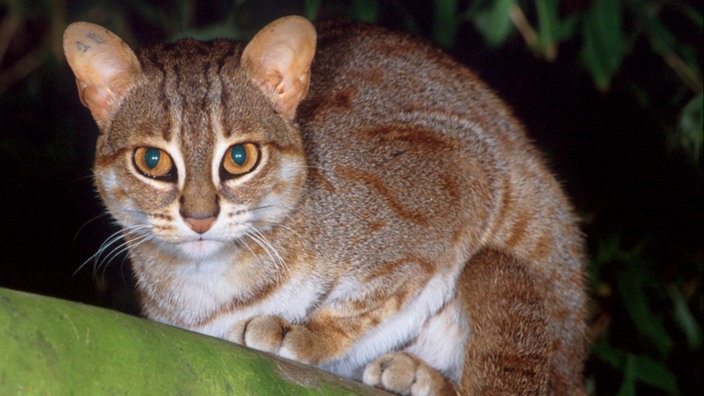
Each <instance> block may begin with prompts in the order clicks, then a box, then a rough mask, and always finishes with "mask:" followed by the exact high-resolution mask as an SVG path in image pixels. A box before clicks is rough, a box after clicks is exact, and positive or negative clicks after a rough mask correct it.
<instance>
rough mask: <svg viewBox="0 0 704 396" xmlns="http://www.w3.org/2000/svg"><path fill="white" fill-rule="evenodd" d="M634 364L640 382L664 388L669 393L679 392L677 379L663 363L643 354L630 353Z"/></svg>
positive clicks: (635, 374)
mask: <svg viewBox="0 0 704 396" xmlns="http://www.w3.org/2000/svg"><path fill="white" fill-rule="evenodd" d="M629 362H630V363H631V364H632V365H633V370H634V377H635V378H636V379H638V380H639V381H640V382H643V383H646V384H648V385H650V386H652V387H655V388H658V389H660V390H664V391H665V392H667V393H670V394H675V393H677V379H676V378H675V375H674V374H673V373H672V372H671V371H670V370H668V369H667V367H665V366H664V365H663V364H661V363H658V362H656V361H655V360H653V359H651V358H649V357H647V356H643V355H629Z"/></svg>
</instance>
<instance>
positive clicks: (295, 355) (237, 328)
mask: <svg viewBox="0 0 704 396" xmlns="http://www.w3.org/2000/svg"><path fill="white" fill-rule="evenodd" d="M368 321H369V319H367V320H365V319H360V320H359V321H357V322H356V323H354V324H352V323H349V322H350V321H346V320H340V319H339V318H326V317H325V315H319V316H318V317H316V318H315V319H313V320H311V321H309V322H308V323H305V324H293V323H289V322H288V321H286V320H285V319H283V318H281V317H279V316H255V317H253V318H250V319H247V320H243V321H240V322H238V323H236V324H235V325H234V326H233V327H232V328H231V329H230V332H229V334H228V335H227V337H226V338H227V339H229V340H230V341H233V342H235V343H238V344H241V345H245V346H248V347H250V348H254V349H258V350H262V351H266V352H271V353H274V354H277V355H279V356H282V357H285V358H288V359H292V360H296V361H299V362H302V363H306V364H311V365H319V364H321V363H324V362H326V361H329V360H331V359H333V358H335V357H339V356H341V355H343V354H344V353H345V352H346V351H348V350H349V348H350V347H351V346H352V344H353V342H354V341H355V340H356V339H358V338H359V336H360V334H361V333H362V332H363V331H364V328H365V327H367V326H368V323H366V322H368Z"/></svg>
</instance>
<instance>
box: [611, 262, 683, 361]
mask: <svg viewBox="0 0 704 396" xmlns="http://www.w3.org/2000/svg"><path fill="white" fill-rule="evenodd" d="M638 261H639V260H638V258H637V257H634V258H632V259H631V260H630V261H629V262H626V265H627V267H626V270H625V271H624V272H623V273H621V274H620V275H619V276H618V279H617V285H618V292H619V294H620V296H621V300H622V301H623V304H624V305H625V307H626V311H627V312H628V315H629V316H630V318H631V320H632V321H633V323H634V324H635V326H636V328H637V329H638V331H639V332H640V333H641V334H642V335H644V336H645V337H646V338H647V339H648V340H650V341H651V342H652V343H653V346H654V347H655V348H656V349H657V350H658V352H660V355H661V356H663V357H665V356H667V355H668V354H669V352H670V348H671V346H672V341H671V340H670V336H669V335H668V334H667V331H666V330H665V327H664V326H663V325H662V323H661V322H660V321H659V320H658V318H657V317H655V315H654V314H653V312H652V311H651V309H650V307H649V305H648V299H647V296H646V294H645V287H646V279H644V274H646V273H644V271H643V268H639V267H642V263H640V262H638Z"/></svg>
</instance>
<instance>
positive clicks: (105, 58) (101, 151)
mask: <svg viewBox="0 0 704 396" xmlns="http://www.w3.org/2000/svg"><path fill="white" fill-rule="evenodd" d="M64 51H65V54H66V57H67V59H68V62H69V64H70V66H71V68H72V69H73V71H74V74H75V76H76V82H77V86H78V92H79V96H80V99H81V101H82V102H83V104H85V105H86V106H87V107H88V108H89V109H90V111H91V113H92V115H93V117H94V119H95V121H96V122H97V124H98V127H99V130H100V133H99V136H98V142H97V150H96V157H95V166H94V173H95V180H96V186H97V189H98V191H99V193H100V196H101V197H102V199H103V201H104V203H105V205H106V206H107V209H108V211H109V212H110V213H111V214H112V216H113V217H114V218H115V219H116V220H117V222H118V223H119V224H120V225H121V227H122V231H121V235H122V237H123V238H124V239H125V241H126V243H127V246H128V247H129V258H130V261H131V263H132V266H133V269H134V273H135V276H136V279H137V288H138V293H139V296H140V301H141V306H142V310H143V313H144V314H145V315H146V316H147V317H148V318H151V319H154V320H157V321H160V322H165V323H169V324H173V325H176V326H180V327H183V328H187V329H191V330H195V331H198V332H202V333H206V334H210V335H213V336H216V337H221V338H224V339H227V340H231V341H234V342H237V343H240V344H244V345H247V346H250V347H253V348H257V349H261V350H266V351H271V352H274V353H276V354H279V355H281V356H284V357H287V358H291V359H294V360H298V361H301V362H304V363H308V364H312V365H316V366H318V367H321V368H323V369H325V370H328V371H331V372H333V373H337V374H339V375H342V376H345V377H349V378H354V379H357V380H361V381H363V382H365V383H367V384H370V385H373V386H378V387H381V388H384V389H387V390H390V391H393V392H397V393H401V394H413V395H425V394H455V393H459V394H467V395H469V394H493V393H541V394H580V393H583V392H584V389H583V386H582V378H581V375H582V374H581V372H582V364H583V363H582V360H583V357H584V354H585V324H584V314H585V299H586V297H585V293H584V286H583V278H584V272H583V271H584V257H583V241H582V237H581V234H580V232H579V230H578V227H577V225H576V223H577V222H576V219H575V216H574V215H573V212H572V209H571V207H570V204H569V203H568V200H567V199H566V197H565V195H564V194H563V192H562V191H561V188H560V186H559V185H558V183H557V182H556V181H555V179H554V177H553V176H552V174H551V173H550V172H549V171H548V169H547V168H546V166H545V165H544V163H543V161H542V160H541V158H540V155H539V153H538V152H537V151H536V149H535V148H534V147H533V146H532V145H531V144H530V143H529V141H528V139H527V137H526V136H525V133H524V131H523V128H522V126H521V125H520V123H519V122H518V121H516V119H515V118H514V117H513V116H512V114H511V111H510V110H509V109H508V107H507V106H506V105H505V104H504V103H502V102H501V101H500V100H499V99H498V98H497V97H496V96H495V95H494V94H493V93H492V92H491V91H490V90H489V89H488V88H487V87H486V86H485V85H484V84H483V83H482V82H481V81H479V79H478V78H477V77H476V76H475V75H474V74H472V73H471V72H470V71H469V70H468V69H466V68H465V67H463V66H461V65H459V64H458V63H456V62H454V61H453V60H451V59H450V58H449V57H448V56H446V55H445V54H443V53H442V52H441V51H439V50H436V49H433V48H432V47H430V46H429V45H427V44H425V43H422V42H419V41H417V40H415V39H412V38H409V37H407V36H405V35H402V34H397V33H392V32H388V31H386V30H383V29H381V28H378V27H373V26H365V25H357V24H351V23H343V22H337V23H327V24H322V25H320V26H318V27H317V32H316V28H314V27H313V25H312V24H311V23H310V22H308V21H307V20H306V19H304V18H301V17H296V16H291V17H285V18H282V19H279V20H276V21H274V22H272V23H271V24H269V25H268V26H266V27H264V28H263V29H262V30H261V31H260V32H259V33H258V34H257V35H256V36H255V37H254V38H253V39H252V40H251V41H250V42H249V43H247V44H240V43H236V42H231V41H227V40H215V41H211V42H198V41H194V40H181V41H178V42H176V43H171V44H163V45H156V46H153V47H150V48H146V49H143V50H141V51H140V52H138V54H135V53H134V52H133V51H132V50H131V49H130V48H129V47H128V46H127V45H126V44H124V43H123V42H122V40H120V39H119V38H118V37H117V36H115V35H114V34H113V33H111V32H109V31H107V30H106V29H104V28H102V27H100V26H97V25H93V24H89V23H85V22H77V23H74V24H72V25H70V26H69V27H68V28H67V29H66V32H65V34H64Z"/></svg>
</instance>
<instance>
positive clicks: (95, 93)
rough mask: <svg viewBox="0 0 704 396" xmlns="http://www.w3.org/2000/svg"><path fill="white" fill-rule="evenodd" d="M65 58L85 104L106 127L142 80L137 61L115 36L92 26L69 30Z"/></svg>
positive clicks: (82, 24) (85, 24) (83, 24)
mask: <svg viewBox="0 0 704 396" xmlns="http://www.w3.org/2000/svg"><path fill="white" fill-rule="evenodd" d="M64 54H65V55H66V60H67V61H68V64H69V66H71V70H73V74H74V75H75V76H76V85H77V87H78V95H79V96H80V98H81V102H82V103H83V104H84V105H85V106H86V107H88V108H89V109H90V112H91V114H92V115H93V118H94V119H95V121H96V122H97V123H98V125H100V126H101V127H102V126H103V125H105V124H106V123H108V122H109V121H110V120H111V119H112V117H113V116H114V115H115V111H116V110H117V108H118V107H119V105H120V102H121V101H122V98H123V97H124V94H125V93H126V92H127V91H128V90H129V89H130V88H131V87H132V86H134V84H135V83H136V81H137V79H138V77H139V76H140V74H141V66H140V64H139V61H138V60H137V57H136V56H135V54H134V52H132V50H131V49H130V48H129V47H128V46H127V44H125V43H124V42H123V41H122V40H121V39H120V38H119V37H117V36H116V35H115V34H114V33H112V32H111V31H109V30H107V29H105V28H104V27H102V26H98V25H95V24H92V23H88V22H74V23H72V24H70V25H69V26H68V27H67V28H66V30H65V31H64Z"/></svg>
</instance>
